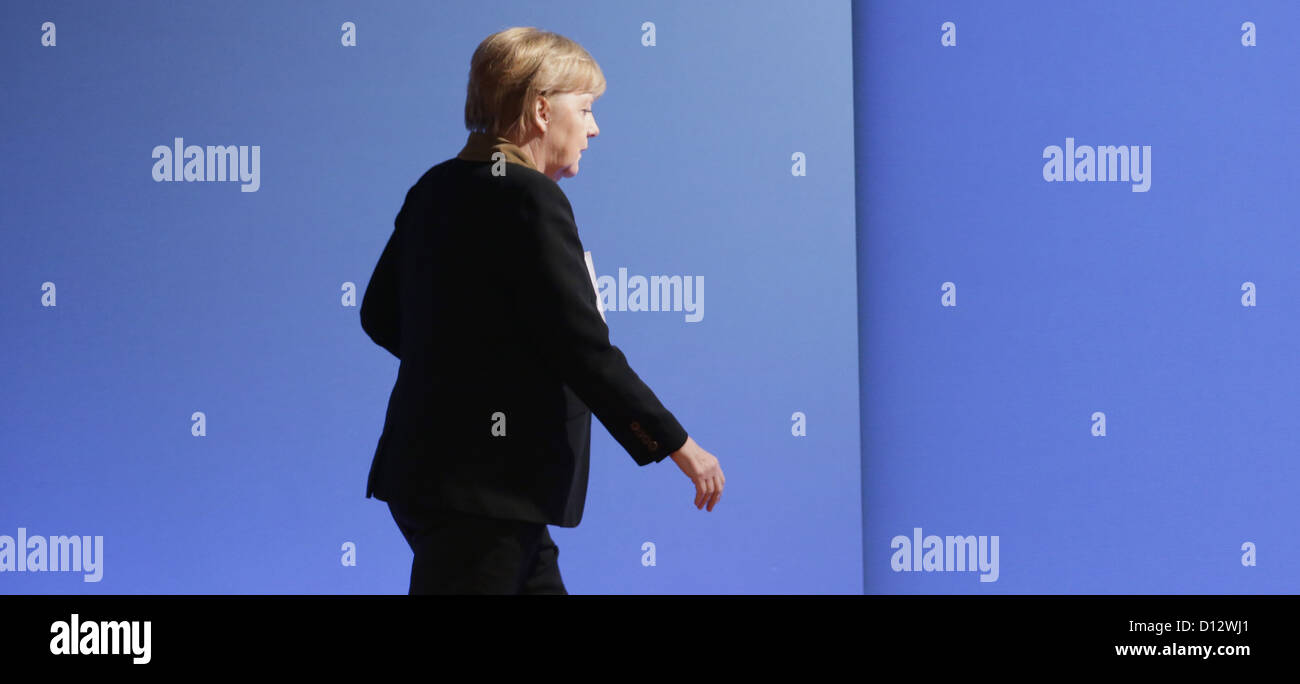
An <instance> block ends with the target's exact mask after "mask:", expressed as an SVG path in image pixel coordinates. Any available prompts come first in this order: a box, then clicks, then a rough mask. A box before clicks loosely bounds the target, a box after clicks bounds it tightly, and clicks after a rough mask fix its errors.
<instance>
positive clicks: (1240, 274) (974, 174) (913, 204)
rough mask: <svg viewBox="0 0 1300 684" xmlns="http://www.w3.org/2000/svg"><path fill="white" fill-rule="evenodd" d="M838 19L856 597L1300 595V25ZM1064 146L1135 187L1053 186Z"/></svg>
mask: <svg viewBox="0 0 1300 684" xmlns="http://www.w3.org/2000/svg"><path fill="white" fill-rule="evenodd" d="M855 9H856V12H855V64H856V69H857V78H858V88H857V91H856V103H855V104H856V115H857V118H856V128H857V130H858V135H859V137H858V141H857V142H858V168H859V174H858V208H859V229H860V231H861V250H860V252H859V264H860V271H861V275H860V287H861V289H860V293H861V297H860V301H861V304H862V306H861V321H860V328H859V331H860V335H861V340H862V348H863V356H862V366H861V367H862V381H861V386H862V395H861V396H862V410H863V422H862V430H863V453H864V457H863V478H864V489H863V491H864V500H865V502H866V504H865V506H864V518H863V520H864V541H863V545H864V573H865V576H866V585H865V586H866V591H867V592H868V593H1084V594H1088V593H1098V594H1111V593H1134V594H1162V593H1174V594H1177V593H1229V594H1234V593H1294V592H1296V591H1297V589H1300V581H1298V580H1297V575H1296V573H1295V571H1294V568H1295V567H1296V565H1297V563H1298V562H1300V546H1298V545H1297V543H1296V536H1295V532H1294V529H1293V527H1294V522H1295V520H1296V519H1297V517H1298V516H1300V498H1297V496H1296V490H1297V485H1300V466H1297V459H1296V444H1297V437H1300V427H1297V422H1296V421H1295V420H1294V416H1293V414H1294V409H1295V403H1296V402H1295V388H1296V387H1297V385H1298V382H1300V373H1298V372H1297V371H1298V368H1297V364H1296V361H1295V352H1294V346H1295V345H1294V340H1295V339H1296V337H1297V335H1298V334H1300V303H1298V302H1297V299H1296V292H1297V291H1300V282H1298V280H1300V270H1298V269H1297V267H1296V262H1295V255H1296V254H1297V247H1300V237H1298V236H1297V231H1296V230H1295V219H1294V211H1293V209H1292V207H1291V198H1292V197H1293V196H1294V194H1295V187H1296V180H1297V175H1296V166H1295V163H1294V159H1293V157H1294V150H1295V149H1296V142H1297V133H1296V130H1297V129H1296V124H1295V122H1296V114H1297V113H1298V112H1300V93H1298V92H1297V89H1296V88H1295V87H1294V83H1295V65H1296V64H1297V57H1298V56H1300V55H1298V54H1297V53H1298V52H1300V48H1298V47H1297V45H1296V43H1295V41H1294V40H1292V39H1291V37H1290V35H1291V33H1292V31H1293V27H1295V26H1296V25H1297V22H1298V20H1300V5H1296V4H1295V3H1292V2H1240V3H1217V2H1153V1H1144V2H1119V1H1107V2H1088V3H1039V2H1005V1H1004V2H981V3H966V2H869V3H861V4H859V5H857V6H856V8H855ZM946 22H952V24H953V27H954V28H952V29H947V28H945V23H946ZM1246 22H1251V23H1252V24H1253V26H1254V36H1255V45H1254V46H1248V45H1244V44H1243V37H1245V36H1247V32H1248V28H1247V27H1245V26H1244V24H1246ZM953 31H955V35H956V44H955V45H952V46H945V45H944V44H943V42H942V40H943V38H944V36H945V34H951V33H952V32H953ZM1071 138H1072V139H1073V143H1072V144H1073V145H1076V146H1083V145H1088V146H1120V145H1125V146H1137V147H1139V148H1142V149H1144V150H1145V149H1147V148H1149V156H1145V155H1144V164H1145V165H1146V168H1147V169H1149V170H1150V172H1151V173H1150V176H1149V177H1148V179H1147V181H1146V183H1148V187H1147V188H1146V190H1145V191H1144V192H1135V191H1134V189H1133V185H1134V184H1133V183H1131V182H1098V181H1093V182H1086V181H1072V182H1048V181H1047V180H1045V179H1044V166H1045V164H1046V163H1047V160H1046V159H1044V154H1045V151H1046V150H1048V148H1049V147H1050V146H1060V147H1062V148H1064V147H1065V146H1066V145H1067V140H1068V139H1071ZM945 283H951V284H953V286H954V287H955V293H956V299H955V304H956V305H955V306H945V305H944V301H943V298H942V296H943V294H944V291H945ZM1247 283H1250V285H1247ZM1243 288H1246V289H1247V290H1249V292H1247V291H1244V290H1243ZM1247 294H1250V295H1252V296H1254V298H1255V299H1254V302H1253V305H1248V304H1252V302H1250V301H1247V300H1246V299H1244V297H1245V296H1246V295H1247ZM1097 414H1104V416H1105V433H1104V435H1102V434H1100V433H1099V432H1094V430H1095V429H1096V428H1097V427H1099V421H1098V419H1097V418H1095V417H1094V416H1095V415H1097ZM916 528H920V529H921V530H922V531H923V532H922V535H931V534H933V535H936V536H939V537H945V538H946V537H947V536H950V535H951V536H965V535H972V536H976V537H978V536H985V537H988V538H989V539H990V541H991V538H992V537H993V536H998V537H999V557H998V558H999V560H998V566H999V569H998V578H997V580H996V581H985V582H981V581H980V579H979V577H980V575H981V574H982V573H979V572H957V571H953V572H948V571H943V572H937V571H931V572H927V571H925V570H920V571H910V572H909V571H901V570H899V571H896V570H895V569H894V567H893V565H892V562H891V560H892V557H893V554H894V553H895V550H896V549H895V547H894V546H893V543H892V541H893V539H894V537H895V536H899V535H901V536H905V537H911V536H912V535H913V534H914V533H913V530H915V529H916ZM1243 545H1253V546H1254V548H1255V555H1256V561H1257V564H1255V565H1243V558H1246V557H1247V551H1245V550H1243ZM900 547H901V544H900ZM945 547H946V539H945ZM945 550H946V548H945ZM990 550H991V547H990ZM987 559H988V560H990V561H991V560H992V557H991V555H990V556H989V557H987ZM1247 560H1248V558H1247ZM987 574H988V576H989V577H991V576H992V573H987Z"/></svg>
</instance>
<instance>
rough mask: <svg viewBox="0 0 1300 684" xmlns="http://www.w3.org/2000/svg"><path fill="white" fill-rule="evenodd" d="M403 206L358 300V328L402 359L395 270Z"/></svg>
mask: <svg viewBox="0 0 1300 684" xmlns="http://www.w3.org/2000/svg"><path fill="white" fill-rule="evenodd" d="M405 212H406V205H405V204H403V205H402V209H401V211H399V212H398V213H397V219H396V220H395V221H394V222H393V223H394V226H393V232H392V234H391V235H389V236H388V244H386V245H384V251H383V253H382V254H380V255H379V263H377V264H375V271H374V273H372V274H371V275H370V284H368V285H366V294H365V296H364V298H362V300H361V329H362V330H365V331H366V334H367V335H369V336H370V339H372V340H374V342H375V344H377V345H379V346H381V347H383V348H384V349H387V350H388V351H389V353H391V354H392V355H393V356H396V357H397V358H399V359H400V358H402V355H401V353H400V351H401V350H400V348H399V344H398V343H399V342H400V340H401V336H400V335H399V332H400V328H399V324H400V323H401V318H400V316H399V314H398V311H399V310H398V302H397V285H398V282H399V280H398V278H399V274H398V272H397V269H398V265H399V263H400V260H399V258H398V250H399V249H401V230H402V218H403V216H402V215H403V214H404V213H405Z"/></svg>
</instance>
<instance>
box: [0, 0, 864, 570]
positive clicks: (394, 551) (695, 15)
mask: <svg viewBox="0 0 1300 684" xmlns="http://www.w3.org/2000/svg"><path fill="white" fill-rule="evenodd" d="M3 12H4V14H3V16H2V17H0V31H3V39H0V51H2V54H0V60H2V61H3V64H4V69H3V71H2V72H0V73H2V74H3V75H2V76H0V78H2V79H3V81H2V83H3V90H4V93H5V97H4V98H0V125H3V130H4V131H5V134H4V136H3V142H2V143H0V144H3V148H0V160H2V162H0V163H3V180H4V191H3V192H4V201H3V206H2V207H0V212H2V213H0V219H2V220H3V230H2V231H0V315H2V316H3V320H4V321H5V331H6V334H5V336H4V339H5V345H6V350H5V351H6V353H5V364H4V367H5V379H4V390H5V391H4V392H3V393H2V394H0V434H2V435H3V445H2V447H0V448H3V453H2V454H0V458H2V459H3V460H2V461H0V488H2V492H0V535H8V536H11V537H15V536H17V533H18V529H19V528H20V527H21V528H23V529H25V530H26V532H27V534H29V535H47V536H53V535H90V536H96V535H102V536H103V537H104V545H103V548H104V560H103V566H104V567H103V577H102V580H101V581H100V582H98V583H87V582H83V581H82V576H81V574H80V573H55V572H46V573H39V572H14V573H8V572H5V573H0V592H4V593H47V592H48V593H80V592H89V593H227V592H237V593H263V592H266V593H372V592H373V593H404V592H405V591H406V588H407V580H408V575H409V571H410V558H411V555H410V550H409V548H408V547H407V546H406V543H405V541H404V540H403V539H402V537H401V535H400V534H399V532H398V530H397V527H396V525H395V524H394V523H393V521H392V519H391V517H390V516H389V514H388V511H387V508H386V506H385V505H384V504H383V503H381V502H379V501H376V500H366V499H364V498H363V494H364V489H365V478H366V473H367V470H368V468H369V464H370V458H371V456H372V454H373V453H374V449H375V444H376V441H377V440H378V437H379V433H380V429H381V427H382V424H383V416H384V409H385V406H386V402H387V399H388V393H389V391H390V390H391V388H392V383H393V381H394V379H395V378H396V372H397V363H398V362H397V360H396V359H394V358H393V357H392V356H390V355H389V354H388V353H387V352H386V351H384V350H383V349H381V348H379V347H377V346H375V345H373V344H372V343H371V342H370V340H369V339H368V338H367V337H366V336H365V334H364V333H363V332H362V330H361V328H360V324H359V319H358V310H357V307H356V306H354V305H352V302H353V301H355V302H356V303H359V302H360V301H361V297H362V295H363V292H364V287H365V285H366V282H367V280H368V278H369V276H370V273H371V270H372V269H373V268H374V264H375V261H376V260H377V259H378V257H379V253H380V251H381V250H382V248H383V246H384V243H385V241H386V240H387V238H388V235H389V233H390V232H391V231H392V228H393V219H394V217H395V216H396V214H397V210H398V209H399V207H400V206H401V201H402V198H403V197H404V196H405V193H406V191H407V189H408V188H409V187H410V186H411V184H413V183H414V182H415V180H416V179H417V178H419V176H420V175H421V174H422V173H423V172H424V171H425V170H426V169H427V168H428V167H430V166H432V165H434V164H436V163H438V162H441V161H443V160H444V159H447V158H449V157H451V156H454V155H455V154H456V153H457V152H458V151H459V149H460V148H461V146H462V145H463V144H464V142H465V138H466V135H467V133H466V131H465V130H464V125H463V108H464V97H465V79H466V75H467V73H468V68H469V59H470V56H471V54H472V52H473V50H474V48H475V46H477V44H478V42H479V41H481V40H482V39H483V38H484V37H486V36H487V35H488V34H490V33H493V32H495V31H498V30H500V29H503V28H507V27H509V26H513V25H522V26H538V27H540V28H544V29H547V30H551V31H556V32H558V33H561V34H563V35H566V36H568V37H570V38H573V39H574V40H576V41H578V42H579V43H581V44H583V46H584V47H586V48H587V50H588V51H589V52H590V53H591V54H592V55H593V56H594V57H595V58H596V59H597V61H598V62H599V63H600V64H601V67H602V69H603V70H604V73H605V75H606V77H607V79H608V80H609V87H608V90H607V92H606V94H605V95H604V97H602V98H601V99H600V100H598V101H597V103H596V106H595V114H596V119H597V122H598V124H599V125H600V127H601V135H600V136H599V137H598V138H597V139H595V140H593V141H592V143H591V147H590V149H589V150H588V151H587V152H586V153H584V154H583V160H582V169H581V172H580V173H579V175H578V176H577V177H575V178H572V179H566V180H564V181H563V182H562V184H561V187H562V188H563V189H564V191H565V192H566V193H567V194H568V196H569V198H570V200H571V201H572V203H573V205H574V208H575V213H576V216H577V219H578V226H579V231H580V234H581V236H582V238H583V242H584V247H585V248H586V249H589V250H591V251H592V253H593V256H594V262H595V266H596V271H597V273H598V274H599V275H602V276H606V275H608V276H615V277H616V276H617V275H618V270H619V268H626V269H627V270H628V273H629V274H639V275H646V276H649V275H652V274H660V275H684V276H697V277H702V278H703V280H704V284H705V289H704V295H705V296H704V309H703V312H704V316H703V319H702V320H700V321H698V322H688V321H687V320H686V315H685V313H684V312H680V311H646V312H641V311H610V312H608V313H607V316H608V321H609V326H610V329H611V337H612V340H613V342H614V343H615V344H616V345H618V346H619V347H621V348H622V349H623V351H624V352H625V353H626V355H627V356H628V358H629V360H630V361H631V363H632V366H633V368H634V369H635V370H636V371H637V372H638V374H640V375H641V377H642V378H644V379H645V380H646V381H647V383H648V384H649V385H650V386H651V387H652V388H653V389H654V391H655V392H656V393H657V394H658V395H659V397H660V398H661V399H662V400H663V402H664V404H665V405H666V406H667V407H668V408H669V409H670V410H671V411H673V412H674V413H675V414H676V416H677V417H678V419H679V420H680V421H681V422H682V424H683V426H685V427H686V429H687V430H688V432H690V434H691V435H692V437H694V438H695V440H696V441H697V442H699V443H700V444H701V445H702V446H703V447H704V448H706V449H708V450H710V451H711V452H713V453H714V454H715V455H717V456H718V458H719V460H720V462H721V464H722V466H723V468H724V471H725V473H726V475H727V489H726V493H725V494H724V496H723V498H722V501H721V502H720V503H719V505H718V506H717V507H716V508H715V509H714V510H713V511H712V512H703V511H699V510H697V509H695V507H694V506H693V504H692V501H693V499H694V491H695V490H694V487H693V485H692V484H691V483H690V480H689V479H687V478H686V477H685V476H684V475H683V474H682V473H681V471H680V470H678V469H677V467H676V466H675V465H674V464H673V463H672V461H671V460H668V461H665V462H663V463H660V464H656V465H653V466H649V467H646V468H638V467H637V466H636V465H635V463H634V462H633V461H632V460H631V458H630V457H629V456H628V455H627V454H626V452H624V451H623V450H622V449H621V447H619V446H618V444H617V443H616V442H614V440H613V439H612V438H611V437H610V436H609V434H608V433H607V432H605V430H604V428H603V427H602V426H601V425H600V424H599V423H598V422H595V421H593V431H592V436H593V441H592V472H591V483H590V489H589V498H588V503H587V508H586V513H585V516H584V519H583V522H582V524H581V525H580V526H579V527H577V528H573V529H561V528H555V527H552V528H551V532H552V536H553V537H554V538H555V540H556V542H557V544H558V545H559V547H560V549H561V556H560V558H561V560H560V566H561V569H562V572H563V574H564V578H565V581H566V584H567V585H568V587H569V590H570V591H571V592H573V593H733V592H734V593H751V592H765V593H804V592H808V593H822V592H829V593H855V592H860V591H861V590H862V587H863V576H862V564H861V558H862V547H861V540H862V536H861V499H860V487H859V483H860V470H859V468H860V460H859V454H860V453H861V451H860V444H859V435H860V432H859V411H858V403H857V396H858V394H857V389H858V368H857V358H858V356H857V352H858V347H857V339H856V335H855V332H856V328H855V326H856V322H857V302H856V298H855V295H856V290H855V287H854V284H855V276H854V274H855V253H854V249H853V247H854V239H855V224H854V204H853V197H854V194H853V193H854V186H853V178H854V176H853V171H854V169H853V163H854V158H853V145H852V139H853V138H852V136H853V119H852V96H853V89H852V88H853V84H852V61H851V53H852V43H851V27H852V20H851V8H850V6H849V4H848V3H845V2H819V3H809V4H771V5H753V6H738V5H735V4H733V3H714V4H703V5H702V4H700V3H694V2H678V3H644V4H634V3H600V2H591V3H562V4H559V5H554V6H552V7H549V8H545V9H542V8H538V7H537V6H536V5H535V4H533V3H523V2H503V3H497V4H489V5H486V6H485V5H483V4H481V3H463V4H453V3H424V2H402V3H377V4H372V3H359V2H276V3H261V2H221V3H167V2H139V3H109V4H107V5H105V4H102V3H90V2H69V3H60V4H59V5H57V6H50V5H45V4H40V3H6V4H5V5H4V10H3ZM46 21H51V22H54V24H55V26H56V29H55V30H56V33H55V37H56V45H55V46H53V47H45V46H42V44H41V38H42V35H43V34H44V33H46V32H45V31H43V30H42V28H41V26H42V24H43V22H46ZM346 21H351V22H354V23H355V25H356V36H357V45H356V46H355V47H345V46H343V45H341V36H342V34H343V32H342V31H341V29H340V27H341V25H342V24H343V23H344V22H346ZM647 21H649V22H653V23H654V25H655V38H656V41H655V43H656V44H655V45H654V46H652V47H651V46H645V45H643V44H642V37H643V35H645V33H646V31H645V29H643V22H647ZM176 137H182V138H184V144H185V145H200V146H207V145H248V146H252V145H258V146H259V147H260V187H259V188H258V189H257V191H256V192H241V191H240V188H239V183H236V182H204V183H199V182H170V183H168V182H155V181H154V179H153V175H152V169H153V166H154V163H155V160H154V159H153V158H152V156H151V154H152V151H153V149H154V147H155V146H157V145H164V146H171V145H172V144H173V139H174V138H176ZM796 153H801V154H802V155H804V156H806V159H807V162H806V167H807V175H806V176H795V175H793V174H792V171H791V169H792V167H793V166H794V162H793V161H792V156H793V155H795V154H796ZM47 281H48V282H51V283H53V284H54V285H55V286H56V288H57V290H56V294H57V299H56V300H55V301H56V303H57V304H56V305H55V306H45V305H43V303H42V297H43V296H44V292H43V290H42V284H43V283H45V282H47ZM353 288H355V290H353ZM352 296H354V297H355V299H354V300H353V299H351V297H352ZM196 411H201V412H203V413H204V415H205V416H206V431H207V432H206V435H205V436H201V437H200V436H194V435H192V434H191V425H192V421H191V416H192V414H193V413H194V412H196ZM795 412H802V413H803V414H805V415H806V416H807V425H808V433H807V436H806V437H798V436H795V435H793V434H792V425H793V421H792V418H791V417H792V415H793V414H795ZM346 542H351V543H353V544H355V546H356V560H357V563H356V565H355V566H345V565H343V563H342V562H341V558H342V557H343V555H344V553H343V551H342V545H343V544H344V543H346ZM646 542H652V543H653V544H654V545H655V549H656V553H655V565H653V566H649V567H647V566H645V565H643V563H642V559H643V556H644V554H645V552H644V551H643V544H644V543H646Z"/></svg>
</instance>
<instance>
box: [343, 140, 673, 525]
mask: <svg viewBox="0 0 1300 684" xmlns="http://www.w3.org/2000/svg"><path fill="white" fill-rule="evenodd" d="M499 166H505V167H506V169H507V171H506V173H505V175H501V176H494V175H492V173H491V169H492V167H493V164H492V162H486V161H470V160H466V159H461V158H452V159H449V160H447V161H445V162H442V163H441V164H438V165H437V166H434V167H433V168H431V169H429V170H428V171H427V172H425V174H424V175H423V176H421V178H420V180H419V181H418V182H416V184H415V185H414V186H413V187H411V189H410V191H409V192H407V194H406V200H405V202H404V203H403V205H402V208H401V210H400V211H399V212H398V214H397V219H396V221H395V222H394V229H393V233H392V235H391V236H390V237H389V239H388V243H387V245H386V246H385V247H384V251H383V253H382V255H381V256H380V258H379V263H378V264H377V265H376V266H375V271H374V274H373V275H372V276H371V278H370V284H369V285H368V286H367V287H366V293H365V297H364V299H363V300H362V303H361V326H362V328H363V329H364V330H365V332H366V334H368V335H369V336H370V338H371V339H372V340H374V341H375V343H376V344H379V345H380V346H382V347H384V348H385V349H387V350H388V351H389V352H391V353H392V354H393V355H394V356H396V357H398V358H399V359H400V360H401V363H400V365H399V367H398V371H397V382H396V384H394V386H393V391H392V394H391V395H390V397H389V400H388V412H387V415H386V417H385V419H384V428H383V433H382V434H381V435H380V437H379V444H378V447H377V448H376V450H375V456H374V460H373V462H372V463H371V467H370V477H369V482H368V483H367V485H366V497H367V498H369V497H370V496H372V495H373V496H375V497H376V498H378V499H380V500H383V501H390V502H399V503H415V504H422V505H425V506H431V507H434V508H449V509H453V510H457V511H462V512H466V513H474V514H480V515H485V516H489V517H494V518H504V519H510V520H524V521H530V522H540V523H546V524H551V525H558V526H560V527H576V526H577V525H578V523H579V522H580V521H581V520H582V511H583V507H584V505H585V502H586V497H587V473H588V464H589V458H590V443H591V414H592V412H593V411H594V412H595V414H596V417H597V418H598V419H599V420H600V422H601V423H602V424H603V425H604V426H605V429H606V430H608V431H609V433H610V435H612V436H613V437H614V439H615V440H617V441H618V443H619V444H620V445H622V447H623V448H624V449H626V450H627V452H628V453H629V454H631V456H632V459H633V460H634V461H636V463H637V464H638V465H648V464H650V463H655V462H658V461H661V460H663V459H664V458H665V457H667V456H668V455H669V454H671V453H672V452H674V451H677V450H678V449H680V448H681V447H682V445H683V444H685V442H686V431H685V430H683V429H682V426H681V425H680V424H679V423H678V422H677V419H676V418H674V417H673V415H672V414H671V413H669V411H668V410H667V409H665V408H664V407H663V405H662V404H661V403H660V402H659V400H658V398H656V397H655V395H654V393H653V392H651V391H650V388H649V387H647V386H646V384H645V383H644V382H643V381H642V380H641V378H640V377H638V376H637V374H636V373H635V372H633V370H632V369H631V367H629V366H628V362H627V359H626V358H625V357H624V356H623V352H622V351H620V350H619V348H618V347H615V346H614V345H612V344H610V341H609V329H608V327H606V325H605V321H604V320H603V319H602V318H601V315H600V310H599V308H598V304H597V300H596V293H595V292H594V291H593V289H592V283H591V277H590V275H589V273H588V271H587V266H586V262H585V260H584V257H583V247H582V242H581V241H580V240H579V239H578V229H577V225H576V223H575V221H574V218H573V208H572V206H570V204H569V200H568V198H567V197H565V195H564V192H563V191H561V190H560V187H559V185H558V184H557V183H556V182H555V181H554V180H552V179H551V178H549V177H547V176H546V175H545V174H543V173H541V172H539V171H537V170H535V169H533V168H531V167H528V166H523V165H521V164H504V165H499ZM588 407H590V409H589V408H588Z"/></svg>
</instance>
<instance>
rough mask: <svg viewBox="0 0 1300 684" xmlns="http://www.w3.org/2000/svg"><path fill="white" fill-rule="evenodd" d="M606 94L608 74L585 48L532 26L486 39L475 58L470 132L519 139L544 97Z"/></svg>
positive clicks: (468, 106)
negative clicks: (537, 104)
mask: <svg viewBox="0 0 1300 684" xmlns="http://www.w3.org/2000/svg"><path fill="white" fill-rule="evenodd" d="M604 92H605V74H604V73H602V72H601V70H600V65H599V64H596V60H595V59H592V57H591V55H590V54H588V53H587V51H586V50H585V49H583V47H582V46H581V45H578V44H577V43H575V42H573V41H572V40H569V39H568V38H565V37H564V36H561V35H559V34H557V33H551V32H550V31H542V30H539V29H536V28H533V27H531V26H528V27H521V26H516V27H514V28H508V29H505V30H504V31H498V32H496V33H493V34H492V35H490V36H488V37H487V38H484V39H483V42H481V43H479V45H478V48H477V49H475V50H474V57H473V58H472V59H470V65H469V85H468V86H466V89H465V128H467V129H469V130H471V131H479V132H482V133H488V134H491V135H493V136H499V137H504V138H509V139H512V140H518V139H519V138H520V137H522V136H523V134H524V133H525V132H527V131H528V122H529V121H530V120H531V119H532V114H533V106H534V103H535V102H536V101H537V98H538V96H541V97H545V96H547V95H552V94H558V93H592V94H594V95H595V96H596V97H600V96H601V95H602V94H604Z"/></svg>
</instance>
